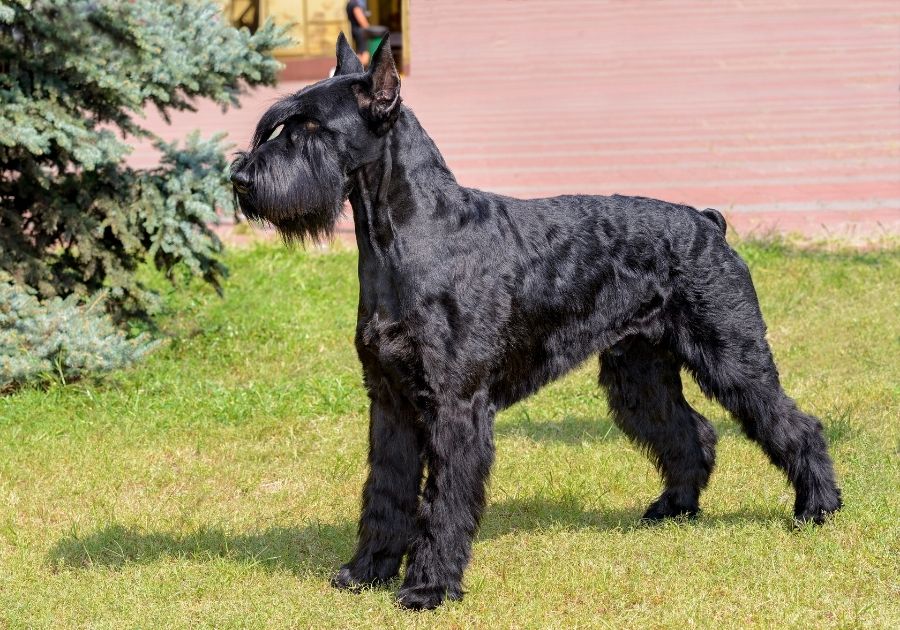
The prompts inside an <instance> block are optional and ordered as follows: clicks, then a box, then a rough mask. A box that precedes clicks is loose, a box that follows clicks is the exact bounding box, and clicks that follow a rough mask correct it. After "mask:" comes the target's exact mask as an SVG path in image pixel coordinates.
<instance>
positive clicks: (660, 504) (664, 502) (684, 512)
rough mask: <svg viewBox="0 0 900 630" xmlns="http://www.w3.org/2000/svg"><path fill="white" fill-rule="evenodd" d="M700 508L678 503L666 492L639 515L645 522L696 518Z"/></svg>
mask: <svg viewBox="0 0 900 630" xmlns="http://www.w3.org/2000/svg"><path fill="white" fill-rule="evenodd" d="M698 514H700V508H699V507H698V506H697V505H680V504H679V503H677V502H676V501H675V500H673V498H672V497H671V496H669V495H667V494H663V495H662V496H661V497H659V498H658V499H657V500H656V501H654V502H653V503H651V504H650V507H648V508H647V511H646V512H644V515H643V516H642V517H641V520H642V521H645V522H657V521H661V520H663V519H665V518H679V517H683V518H689V519H693V518H697V515H698Z"/></svg>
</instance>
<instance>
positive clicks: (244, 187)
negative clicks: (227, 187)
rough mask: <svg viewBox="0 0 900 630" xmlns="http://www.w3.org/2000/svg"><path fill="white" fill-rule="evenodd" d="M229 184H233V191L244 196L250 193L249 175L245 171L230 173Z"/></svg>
mask: <svg viewBox="0 0 900 630" xmlns="http://www.w3.org/2000/svg"><path fill="white" fill-rule="evenodd" d="M231 183H232V184H234V189H235V190H236V191H238V192H239V193H242V194H245V193H248V192H250V174H249V173H248V172H247V171H246V170H245V169H242V170H239V171H235V172H234V173H232V174H231Z"/></svg>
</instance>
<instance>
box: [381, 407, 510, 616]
mask: <svg viewBox="0 0 900 630" xmlns="http://www.w3.org/2000/svg"><path fill="white" fill-rule="evenodd" d="M426 423H427V425H428V426H427V430H428V441H427V445H426V449H425V452H426V457H427V463H428V479H427V481H426V483H425V490H424V493H423V496H422V502H421V505H420V507H419V523H418V527H419V532H418V537H417V538H416V540H415V542H414V543H413V545H412V547H411V548H410V551H409V566H408V567H407V570H406V579H405V580H404V582H403V587H402V588H401V589H400V593H399V595H398V600H399V602H400V604H401V605H402V606H404V607H406V608H413V609H431V608H435V607H437V606H439V605H440V604H441V602H443V601H444V599H460V598H462V593H463V592H462V576H463V571H464V570H465V568H466V565H467V564H468V562H469V557H470V555H471V551H472V539H473V538H474V536H475V531H476V530H477V529H478V523H479V520H480V519H481V513H482V512H483V511H484V505H485V490H486V488H485V484H486V482H487V477H488V474H489V473H490V468H491V463H492V462H493V459H494V440H493V424H494V407H493V405H491V404H490V403H489V401H488V399H487V396H486V394H485V393H484V392H479V393H477V394H476V395H475V396H473V397H472V398H471V399H470V400H453V401H451V402H446V403H444V404H442V405H441V406H439V407H438V409H436V411H435V412H434V413H433V414H430V415H429V416H428V417H426Z"/></svg>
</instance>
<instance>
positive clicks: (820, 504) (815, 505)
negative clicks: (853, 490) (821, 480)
mask: <svg viewBox="0 0 900 630" xmlns="http://www.w3.org/2000/svg"><path fill="white" fill-rule="evenodd" d="M842 506H843V503H842V501H841V491H840V490H839V489H837V488H835V489H834V490H833V491H832V492H830V493H828V495H827V496H824V497H822V496H820V497H817V498H816V500H815V501H810V502H808V503H806V504H804V505H795V506H794V522H795V523H797V524H798V525H805V524H806V523H813V524H815V525H821V524H822V523H824V522H825V521H827V520H828V517H829V516H831V515H832V514H834V513H835V512H837V511H838V510H840V509H841V507H842Z"/></svg>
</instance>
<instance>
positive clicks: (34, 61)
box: [0, 0, 284, 378]
mask: <svg viewBox="0 0 900 630" xmlns="http://www.w3.org/2000/svg"><path fill="white" fill-rule="evenodd" d="M283 42H284V38H283V35H282V31H281V30H279V29H277V28H275V27H274V26H273V25H272V24H267V25H265V26H264V27H263V28H261V29H260V30H259V31H258V32H257V33H255V34H254V35H251V34H250V33H249V32H247V31H246V30H242V31H238V30H236V29H234V28H232V27H231V26H230V25H229V24H227V23H226V22H225V20H224V19H223V17H222V16H221V9H220V7H218V6H217V5H216V4H214V3H212V2H208V1H191V0H180V1H169V0H133V1H131V2H119V1H117V0H0V269H2V270H4V271H5V272H6V273H7V274H9V276H10V277H11V280H10V281H11V282H13V283H15V284H16V285H17V286H16V288H14V289H6V290H5V293H4V294H5V295H13V294H15V295H31V294H32V293H33V294H34V296H35V298H39V299H40V300H42V301H40V302H36V304H41V305H42V307H43V308H56V307H57V306H59V305H60V304H62V302H55V301H53V300H52V299H51V298H68V297H69V296H74V300H75V301H68V302H65V304H67V305H69V307H71V308H75V306H74V305H75V304H76V303H83V302H84V301H91V300H93V298H92V296H94V295H96V294H97V293H98V292H100V291H103V292H105V294H106V295H107V299H106V300H105V304H106V308H107V310H108V312H109V313H110V314H111V315H112V316H113V317H114V319H115V320H116V321H118V322H120V323H121V322H123V321H125V320H127V319H128V318H129V317H133V316H146V315H147V314H149V313H152V312H153V310H154V302H155V300H154V295H153V293H152V292H151V291H149V290H147V289H146V287H144V286H142V285H141V283H140V282H139V281H138V280H137V279H136V277H135V270H136V269H137V267H138V266H139V265H140V264H141V263H143V262H145V261H149V262H151V263H152V264H154V265H155V266H156V267H157V268H158V269H160V270H162V271H163V272H165V273H166V274H167V275H169V276H170V277H172V276H173V275H174V271H175V270H176V269H177V268H179V267H180V268H184V269H186V270H188V272H189V273H191V274H193V275H198V276H201V277H203V278H204V279H205V280H207V281H208V282H210V283H212V284H213V285H216V286H218V283H219V280H220V279H221V277H222V276H223V275H224V273H225V271H226V270H225V268H224V266H223V265H222V264H221V263H220V262H219V260H218V258H217V255H218V254H219V252H220V250H221V247H222V245H221V242H220V241H219V239H218V238H217V237H216V235H215V234H214V233H213V232H212V231H211V230H210V229H209V227H208V225H209V224H210V223H211V222H214V221H215V220H216V218H217V214H216V212H217V209H219V210H220V211H224V212H229V211H232V202H231V198H230V196H229V194H228V187H227V176H226V173H227V162H226V159H225V156H224V153H223V150H224V148H225V147H224V146H223V144H222V137H221V136H216V137H213V138H210V139H201V138H199V137H197V136H192V137H190V138H188V139H187V141H186V142H185V143H184V144H183V146H180V147H179V146H176V145H174V144H167V143H165V142H163V141H162V140H161V139H160V138H158V137H156V136H154V135H153V134H152V133H150V132H149V131H148V130H146V129H144V128H143V127H142V126H141V124H140V117H141V116H142V115H143V114H142V112H143V110H144V109H145V108H146V107H148V106H155V107H156V108H158V109H159V110H160V111H161V112H162V114H163V116H164V117H166V118H167V117H168V114H169V113H170V112H172V111H177V110H190V109H192V108H193V106H192V101H193V99H195V98H201V97H202V98H210V99H213V100H214V101H216V102H217V103H220V104H221V105H222V107H223V108H226V107H228V106H231V105H235V104H237V98H238V96H239V94H240V92H241V90H242V88H243V87H245V86H247V85H257V84H271V83H273V82H274V80H275V76H276V71H277V69H278V62H277V61H275V60H274V59H273V58H272V57H271V54H270V53H271V50H272V49H273V48H274V47H276V46H278V45H281V44H282V43H283ZM134 139H146V140H149V141H151V142H152V143H153V144H154V146H156V148H157V149H158V150H159V151H160V153H161V154H162V159H161V162H160V164H159V166H158V167H157V168H154V169H150V170H137V169H133V168H131V167H129V166H128V165H127V164H125V163H124V161H123V158H124V157H125V156H126V155H127V154H128V153H129V151H130V146H129V141H131V140H134ZM48 300H49V301H48ZM50 305H56V306H52V307H51V306H50ZM48 315H49V313H48ZM25 328H26V329H27V328H28V327H27V326H26V327H25ZM95 341H97V342H98V343H99V341H100V340H99V338H97V339H96V340H95ZM13 345H14V344H13ZM8 347H11V345H10V344H7V346H5V348H8ZM0 357H2V355H0ZM13 359H15V360H16V361H19V360H20V358H15V357H6V358H5V359H4V360H5V361H12V360H13ZM4 365H5V363H4ZM3 378H9V374H6V375H4V376H3Z"/></svg>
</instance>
